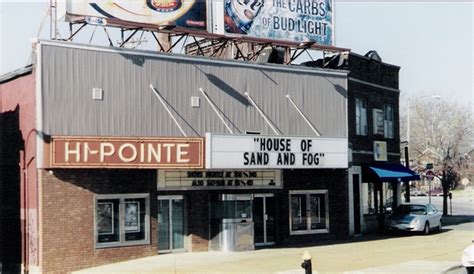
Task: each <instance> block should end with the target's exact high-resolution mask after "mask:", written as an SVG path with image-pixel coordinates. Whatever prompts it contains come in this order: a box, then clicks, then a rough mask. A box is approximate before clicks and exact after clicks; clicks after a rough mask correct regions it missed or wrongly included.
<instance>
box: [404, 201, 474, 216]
mask: <svg viewBox="0 0 474 274" xmlns="http://www.w3.org/2000/svg"><path fill="white" fill-rule="evenodd" d="M410 200H411V201H410V202H412V203H428V202H429V197H428V196H411V197H410ZM431 203H432V204H433V205H434V206H435V207H436V208H437V209H438V210H440V211H442V210H443V197H441V196H439V197H438V196H432V197H431ZM451 204H452V214H451ZM448 213H449V215H474V197H470V196H461V197H458V196H453V199H452V200H451V203H450V200H449V198H448Z"/></svg>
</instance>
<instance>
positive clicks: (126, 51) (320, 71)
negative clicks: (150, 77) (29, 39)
mask: <svg viewBox="0 0 474 274" xmlns="http://www.w3.org/2000/svg"><path fill="white" fill-rule="evenodd" d="M40 43H41V44H42V45H50V46H58V47H64V48H75V49H83V50H93V51H99V52H110V53H117V54H130V55H140V56H148V57H155V58H156V57H159V58H163V59H168V60H172V61H176V60H182V61H191V62H202V63H204V62H207V63H213V64H221V65H233V66H240V67H252V68H259V69H267V70H270V69H271V70H277V71H287V72H305V73H311V74H317V75H324V76H328V75H331V76H344V77H346V76H347V74H348V73H349V72H348V71H342V70H331V71H328V70H325V69H319V68H309V67H303V66H282V65H271V64H265V65H261V64H255V63H251V62H242V61H232V60H226V61H223V60H219V59H211V58H208V57H198V56H189V55H176V54H170V53H168V54H164V53H156V52H153V51H144V50H129V49H122V48H115V47H98V46H90V45H85V44H75V43H71V42H57V41H49V40H40Z"/></svg>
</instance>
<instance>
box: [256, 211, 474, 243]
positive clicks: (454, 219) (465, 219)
mask: <svg viewBox="0 0 474 274" xmlns="http://www.w3.org/2000/svg"><path fill="white" fill-rule="evenodd" d="M464 223H473V225H474V215H454V216H444V217H443V229H442V230H441V231H440V232H434V231H433V232H431V233H430V235H435V234H440V233H447V232H449V231H452V230H453V229H451V228H447V227H446V226H451V225H459V224H464ZM420 235H422V233H414V232H404V231H397V232H391V233H387V232H376V233H371V234H365V235H361V236H357V237H354V238H351V239H344V240H334V239H332V240H322V241H319V242H308V243H299V244H279V245H275V246H272V247H271V249H274V248H276V249H278V248H302V247H303V248H304V247H315V246H328V245H342V244H351V243H359V242H370V241H382V240H389V239H396V238H407V237H416V236H420ZM428 236H429V235H428ZM256 249H257V250H264V249H268V247H265V246H263V247H259V248H256Z"/></svg>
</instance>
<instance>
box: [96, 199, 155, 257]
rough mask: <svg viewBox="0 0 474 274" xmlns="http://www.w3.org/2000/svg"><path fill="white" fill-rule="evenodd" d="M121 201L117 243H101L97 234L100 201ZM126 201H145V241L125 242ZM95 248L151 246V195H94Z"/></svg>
mask: <svg viewBox="0 0 474 274" xmlns="http://www.w3.org/2000/svg"><path fill="white" fill-rule="evenodd" d="M113 199H115V200H119V217H118V218H119V227H120V234H119V240H118V241H117V242H110V243H99V242H98V241H97V240H98V233H97V205H98V204H99V202H98V201H99V200H113ZM126 199H145V220H144V222H145V223H144V227H145V239H143V240H137V241H126V240H125V233H126V231H125V221H124V218H125V206H124V205H125V200H126ZM93 210H94V214H93V215H94V222H93V225H94V227H93V230H94V248H95V249H102V248H108V247H121V246H135V245H149V244H150V239H151V237H150V195H149V194H137V193H133V194H100V195H94V209H93Z"/></svg>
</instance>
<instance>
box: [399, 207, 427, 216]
mask: <svg viewBox="0 0 474 274" xmlns="http://www.w3.org/2000/svg"><path fill="white" fill-rule="evenodd" d="M394 213H395V214H401V215H403V214H414V215H425V214H426V207H425V206H422V205H400V206H398V207H397V209H395V212H394Z"/></svg>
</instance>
